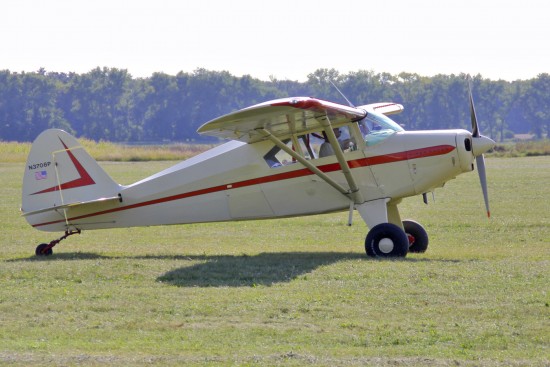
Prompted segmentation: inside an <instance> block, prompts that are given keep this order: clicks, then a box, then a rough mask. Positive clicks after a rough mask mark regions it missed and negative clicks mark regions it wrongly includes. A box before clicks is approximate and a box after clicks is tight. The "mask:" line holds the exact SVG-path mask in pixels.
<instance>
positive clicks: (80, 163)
mask: <svg viewBox="0 0 550 367" xmlns="http://www.w3.org/2000/svg"><path fill="white" fill-rule="evenodd" d="M120 188H121V186H120V185H118V184H117V183H116V182H114V181H113V179H112V178H111V177H110V176H109V175H108V174H107V173H106V172H105V171H104V170H103V169H102V168H101V167H100V166H99V164H98V163H97V162H96V161H95V160H94V159H93V158H92V157H91V156H90V155H89V154H88V153H87V152H86V151H85V150H84V148H83V147H82V146H81V145H80V144H79V143H78V141H77V140H76V139H75V138H74V137H73V136H71V135H70V134H68V133H66V132H65V131H63V130H57V129H50V130H46V131H44V132H42V133H41V134H40V135H39V136H38V137H37V138H36V140H35V141H34V143H33V144H32V147H31V152H30V154H29V157H28V159H27V164H26V165H25V174H24V176H23V197H22V205H21V211H22V212H23V215H24V216H26V218H27V221H28V222H29V224H31V225H33V226H35V227H36V228H38V229H42V230H48V231H59V230H67V229H69V227H71V223H69V221H68V220H67V210H68V208H69V207H74V206H78V205H82V204H90V203H97V202H104V201H110V200H111V199H117V198H118V193H119V192H120ZM61 219H65V220H64V221H63V220H61Z"/></svg>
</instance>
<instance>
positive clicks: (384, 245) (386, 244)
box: [378, 238, 394, 254]
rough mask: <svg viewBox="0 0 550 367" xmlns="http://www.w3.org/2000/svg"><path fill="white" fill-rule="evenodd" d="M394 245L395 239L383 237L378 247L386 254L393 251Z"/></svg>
mask: <svg viewBox="0 0 550 367" xmlns="http://www.w3.org/2000/svg"><path fill="white" fill-rule="evenodd" d="M393 247H394V244H393V241H392V240H391V238H382V239H381V240H380V242H379V243H378V248H379V249H380V251H382V252H383V253H385V254H389V253H390V252H392V250H393Z"/></svg>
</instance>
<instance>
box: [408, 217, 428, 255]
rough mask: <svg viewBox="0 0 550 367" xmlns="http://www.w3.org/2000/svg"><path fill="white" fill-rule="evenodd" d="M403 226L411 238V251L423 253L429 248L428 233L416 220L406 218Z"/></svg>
mask: <svg viewBox="0 0 550 367" xmlns="http://www.w3.org/2000/svg"><path fill="white" fill-rule="evenodd" d="M403 228H404V229H405V233H406V234H407V237H408V239H409V252H415V253H423V252H426V250H427V249H428V242H429V240H428V233H427V232H426V230H425V229H424V227H422V225H421V224H420V223H418V222H415V221H414V220H404V221H403Z"/></svg>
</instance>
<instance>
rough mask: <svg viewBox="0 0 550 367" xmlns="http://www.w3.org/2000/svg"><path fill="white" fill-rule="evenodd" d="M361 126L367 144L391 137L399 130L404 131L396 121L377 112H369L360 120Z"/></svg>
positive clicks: (370, 144) (373, 143)
mask: <svg viewBox="0 0 550 367" xmlns="http://www.w3.org/2000/svg"><path fill="white" fill-rule="evenodd" d="M359 128H360V130H361V133H362V134H363V137H364V138H365V142H366V143H367V146H372V145H375V144H378V143H380V142H382V141H383V140H385V139H387V138H389V137H390V136H392V135H393V134H395V133H396V132H398V131H403V128H402V127H401V126H399V125H398V124H397V123H396V122H395V121H393V120H392V119H390V118H389V117H387V116H386V115H382V114H379V113H376V112H369V113H368V114H367V116H366V117H365V118H364V119H363V120H361V121H360V122H359Z"/></svg>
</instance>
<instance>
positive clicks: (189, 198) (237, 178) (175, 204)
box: [29, 130, 473, 231]
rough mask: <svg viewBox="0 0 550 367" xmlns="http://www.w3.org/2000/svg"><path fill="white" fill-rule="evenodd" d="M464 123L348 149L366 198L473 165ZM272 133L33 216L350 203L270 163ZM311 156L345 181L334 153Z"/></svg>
mask: <svg viewBox="0 0 550 367" xmlns="http://www.w3.org/2000/svg"><path fill="white" fill-rule="evenodd" d="M465 139H471V134H470V133H469V132H467V131H465V130H443V131H421V132H398V133H396V134H394V135H393V136H391V137H390V138H388V139H386V140H385V141H383V142H382V143H380V144H377V145H374V146H372V147H368V146H366V147H360V149H358V150H355V151H351V152H347V153H345V158H346V161H347V162H348V165H349V167H350V168H351V170H352V172H353V175H354V177H355V180H356V183H357V186H358V187H359V190H360V192H361V194H362V197H363V198H364V200H365V201H369V200H376V199H380V198H387V199H389V200H390V201H398V200H400V199H401V198H403V197H407V196H413V195H417V194H421V193H425V192H428V191H431V190H433V189H434V188H436V187H440V186H442V185H443V184H444V183H445V182H446V181H448V180H450V179H452V178H454V177H456V176H457V175H458V174H460V173H462V172H467V171H471V170H472V159H473V157H472V154H471V152H469V151H467V148H465V144H464V140H465ZM271 148H273V144H272V143H271V142H269V141H268V140H266V141H262V142H258V143H254V144H247V143H242V142H238V141H230V142H228V143H225V144H223V145H220V146H218V147H216V148H214V149H212V150H210V151H208V152H205V153H203V154H200V155H198V156H196V157H193V158H191V159H189V160H186V161H183V162H181V163H179V164H176V165H175V166H173V167H171V168H169V169H166V170H164V171H162V172H159V173H157V174H155V175H153V176H151V177H148V178H146V179H144V180H141V181H139V182H137V183H135V184H132V185H129V186H121V187H120V192H119V194H120V197H121V200H120V201H110V202H109V203H108V204H104V205H101V206H99V205H98V206H97V207H96V206H94V205H90V206H81V207H76V208H74V209H72V208H69V209H67V210H66V213H61V211H50V212H47V213H42V214H39V215H36V216H32V219H31V218H29V221H30V222H31V220H32V222H31V224H32V225H33V226H34V227H35V228H37V229H41V230H47V231H59V230H65V229H67V228H70V227H74V228H79V229H99V228H115V227H129V226H147V225H161V224H183V223H197V222H216V221H231V220H245V219H260V218H277V217H289V216H300V215H311V214H319V213H327V212H334V211H340V210H347V209H348V208H349V207H350V198H349V197H347V196H346V195H343V194H342V193H340V192H339V191H337V190H335V189H334V188H333V187H332V186H330V185H329V184H328V183H327V182H325V181H323V180H322V179H320V178H319V177H318V176H317V175H315V174H314V173H313V172H311V171H310V170H309V169H308V168H306V167H304V166H303V165H301V164H300V163H294V164H292V163H291V164H287V165H283V166H279V167H276V168H270V167H269V165H268V164H267V163H266V160H265V159H264V156H265V155H266V153H267V152H268V151H269V150H270V149H271ZM311 162H312V163H313V164H314V165H315V166H316V167H318V168H319V169H320V170H321V171H323V172H324V173H326V174H327V175H328V176H330V177H331V178H332V179H333V180H334V181H336V182H337V183H339V184H340V185H342V186H344V187H347V181H346V179H345V177H344V175H343V173H342V170H341V167H340V165H339V163H338V161H337V159H336V157H335V156H329V157H324V158H317V159H313V160H311Z"/></svg>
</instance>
